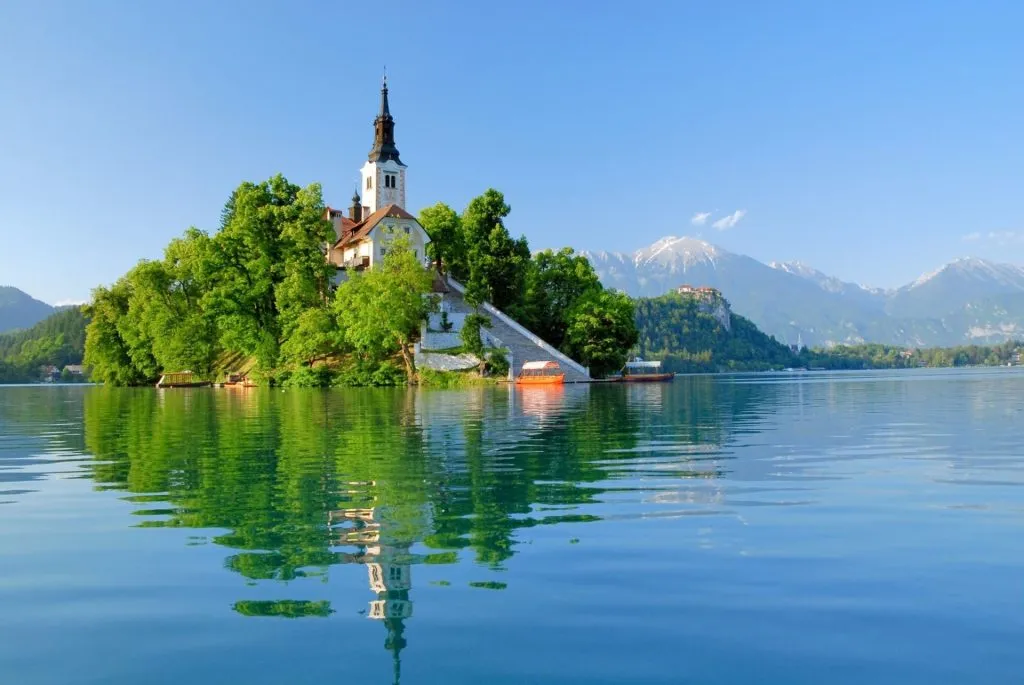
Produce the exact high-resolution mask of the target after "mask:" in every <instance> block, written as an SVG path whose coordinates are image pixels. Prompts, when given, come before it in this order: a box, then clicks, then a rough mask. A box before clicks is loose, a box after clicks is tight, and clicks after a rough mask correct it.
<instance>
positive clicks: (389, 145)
mask: <svg viewBox="0 0 1024 685" xmlns="http://www.w3.org/2000/svg"><path fill="white" fill-rule="evenodd" d="M373 132H374V135H373V147H372V148H371V149H370V154H369V155H368V157H367V161H366V163H365V164H363V168H362V169H361V170H360V176H361V179H362V180H361V183H360V185H361V187H362V196H360V194H359V191H360V189H359V188H356V191H355V193H354V194H353V196H352V204H351V205H350V206H349V208H348V213H347V216H346V213H345V212H344V211H342V210H339V209H334V208H332V207H327V208H326V210H324V218H325V219H327V220H328V221H330V222H331V225H332V226H334V235H335V242H334V243H333V244H332V245H330V246H329V247H328V250H327V260H328V261H329V262H330V263H331V264H333V265H334V266H336V267H337V268H338V280H339V281H340V280H343V279H344V278H345V272H346V271H347V270H349V269H354V270H356V271H361V270H362V269H369V268H371V267H373V265H374V264H377V263H379V262H380V261H381V260H382V259H383V258H384V255H385V254H387V250H388V242H389V241H390V240H391V237H392V236H393V235H403V234H404V235H405V236H406V237H407V239H408V240H409V247H410V248H411V249H412V251H413V254H414V255H415V256H416V258H417V259H420V260H425V259H426V255H427V252H426V250H427V245H428V244H429V243H430V236H429V235H427V232H426V231H425V230H423V227H422V226H420V222H419V221H417V220H416V217H415V216H413V215H412V214H410V213H409V212H408V211H406V210H405V189H406V165H405V164H404V163H403V162H402V160H401V158H400V157H399V154H398V147H397V146H396V145H395V119H394V117H392V116H391V109H390V106H389V105H388V80H387V77H386V76H385V77H384V83H383V85H382V86H381V89H380V110H379V111H378V112H377V117H376V118H375V119H374V120H373Z"/></svg>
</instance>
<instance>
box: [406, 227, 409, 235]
mask: <svg viewBox="0 0 1024 685" xmlns="http://www.w3.org/2000/svg"><path fill="white" fill-rule="evenodd" d="M405 234H406V235H408V234H409V227H408V226H406V227H405Z"/></svg>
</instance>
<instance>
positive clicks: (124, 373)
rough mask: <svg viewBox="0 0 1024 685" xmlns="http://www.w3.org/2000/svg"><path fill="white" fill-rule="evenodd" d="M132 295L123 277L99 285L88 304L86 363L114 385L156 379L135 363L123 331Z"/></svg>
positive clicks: (97, 377) (94, 374)
mask: <svg viewBox="0 0 1024 685" xmlns="http://www.w3.org/2000/svg"><path fill="white" fill-rule="evenodd" d="M130 296H131V291H130V286H129V284H128V282H127V281H126V280H125V279H124V278H122V279H120V280H118V281H117V282H116V283H114V285H112V286H111V287H110V288H102V287H100V288H96V289H95V290H94V291H93V295H92V302H91V303H90V304H89V305H88V307H87V308H86V311H87V314H88V315H89V317H90V321H89V326H88V328H87V329H86V337H85V363H86V365H88V366H90V367H91V368H92V378H93V379H94V380H97V381H99V382H101V383H110V384H111V385H137V384H140V383H144V382H147V381H151V380H155V379H154V377H153V376H152V374H151V373H150V372H148V371H147V370H146V369H144V368H140V367H139V366H137V365H136V363H135V361H134V360H133V359H132V356H131V354H130V353H129V345H128V343H127V342H126V341H125V339H124V337H123V336H122V333H121V328H122V326H119V325H118V324H119V323H121V322H122V320H123V319H124V318H125V316H126V315H127V313H128V301H129V299H130Z"/></svg>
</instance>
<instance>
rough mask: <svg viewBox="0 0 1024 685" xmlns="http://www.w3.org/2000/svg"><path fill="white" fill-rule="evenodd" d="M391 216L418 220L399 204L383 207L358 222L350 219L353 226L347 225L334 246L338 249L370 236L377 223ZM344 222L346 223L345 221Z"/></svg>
mask: <svg viewBox="0 0 1024 685" xmlns="http://www.w3.org/2000/svg"><path fill="white" fill-rule="evenodd" d="M389 217H390V218H392V219H412V220H413V221H416V217H414V216H413V215H412V214H410V213H409V212H407V211H405V210H404V209H402V208H401V207H399V206H398V205H388V206H386V207H381V208H380V209H378V210H377V211H376V212H374V213H373V214H371V215H370V216H368V217H366V218H365V219H363V220H362V221H360V222H359V223H358V224H356V223H352V222H351V221H349V223H350V224H352V226H351V228H348V227H346V230H345V233H344V234H343V235H342V236H341V237H340V238H339V239H338V242H336V243H335V244H334V248H335V249H338V248H342V247H345V246H346V245H349V244H351V243H355V242H359V241H360V240H362V239H363V238H365V237H366V236H368V235H369V234H370V231H372V230H373V229H374V227H375V226H376V225H377V224H379V223H380V222H381V221H382V220H383V219H385V218H389ZM342 223H343V224H344V222H342Z"/></svg>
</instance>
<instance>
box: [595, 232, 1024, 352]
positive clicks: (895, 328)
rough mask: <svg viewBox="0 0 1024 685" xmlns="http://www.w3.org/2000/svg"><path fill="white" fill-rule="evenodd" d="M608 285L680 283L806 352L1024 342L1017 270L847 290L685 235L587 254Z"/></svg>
mask: <svg viewBox="0 0 1024 685" xmlns="http://www.w3.org/2000/svg"><path fill="white" fill-rule="evenodd" d="M582 254H584V255H585V256H586V257H587V258H588V259H589V260H590V262H591V263H592V264H593V265H594V268H595V270H596V271H597V273H598V275H599V276H600V278H601V282H602V283H604V285H605V286H607V287H611V288H617V289H620V290H623V291H625V292H626V293H628V294H630V295H632V296H634V297H636V296H645V297H654V296H658V295H663V294H665V293H666V292H668V291H670V290H672V289H674V288H676V287H678V286H680V285H684V284H688V285H693V286H712V287H714V288H718V289H719V290H720V291H722V294H723V295H724V296H725V297H726V299H728V300H729V301H730V303H731V304H732V308H733V310H734V311H735V312H736V313H737V314H741V315H743V316H745V317H747V318H749V319H751V320H752V321H753V322H754V323H756V324H757V326H758V327H759V328H761V330H763V331H765V332H766V333H769V334H771V335H774V336H775V337H776V338H777V339H778V340H780V341H783V342H786V343H789V344H796V343H803V344H805V345H809V346H818V345H824V346H828V345H834V344H844V343H847V344H854V343H862V342H878V343H889V344H895V345H905V346H910V347H936V346H953V345H964V344H972V343H977V344H986V343H994V342H1002V341H1004V340H1007V339H1009V338H1022V337H1024V268H1022V267H1019V266H1013V265H1010V264H998V263H995V262H990V261H987V260H983V259H975V258H966V259H958V260H956V261H954V262H950V263H949V264H946V265H945V266H943V267H941V268H940V269H936V270H935V271H933V272H931V273H928V274H925V275H923V276H921V277H920V278H918V279H917V280H915V281H914V282H913V283H908V284H907V285H904V286H902V287H900V288H895V289H890V290H884V289H880V288H869V287H866V286H862V285H858V284H855V283H848V282H846V281H842V280H840V279H838V278H835V277H832V276H829V275H827V274H824V273H822V272H821V271H818V270H817V269H815V268H813V267H811V266H808V265H806V264H802V263H800V262H771V263H769V264H765V263H763V262H760V261H758V260H756V259H753V258H752V257H748V256H745V255H741V254H735V253H732V252H729V251H727V250H724V249H722V248H720V247H718V246H715V245H712V244H710V243H708V242H705V241H703V240H699V239H697V238H690V237H681V238H677V237H674V236H669V237H666V238H662V239H661V240H659V241H657V242H655V243H654V244H653V245H651V246H649V247H645V248H643V249H640V250H637V251H636V252H633V253H632V254H624V253H621V252H586V251H584V252H583V253H582Z"/></svg>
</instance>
